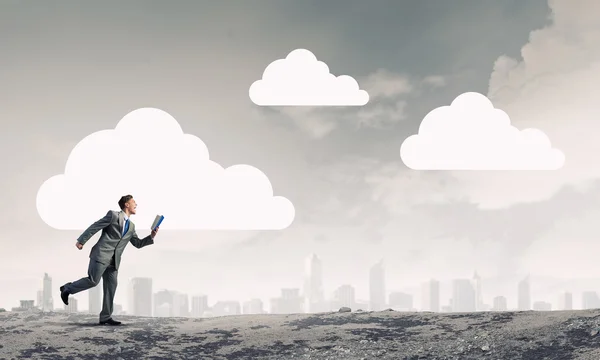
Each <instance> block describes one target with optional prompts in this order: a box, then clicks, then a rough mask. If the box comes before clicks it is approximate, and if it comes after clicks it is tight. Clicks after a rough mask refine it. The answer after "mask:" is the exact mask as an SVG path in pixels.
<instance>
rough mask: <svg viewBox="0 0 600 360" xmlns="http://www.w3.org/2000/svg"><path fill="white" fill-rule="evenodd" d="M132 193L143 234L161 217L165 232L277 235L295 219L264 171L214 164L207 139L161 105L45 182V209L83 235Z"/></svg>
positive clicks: (96, 140) (91, 139) (41, 198)
mask: <svg viewBox="0 0 600 360" xmlns="http://www.w3.org/2000/svg"><path fill="white" fill-rule="evenodd" d="M126 194H131V195H133V196H134V198H135V199H136V202H137V203H138V214H137V215H135V220H134V222H135V223H136V224H137V225H138V227H137V228H138V229H149V228H150V226H151V224H152V221H153V219H154V217H155V216H156V215H157V214H161V215H164V216H165V220H164V222H163V225H161V228H163V229H209V230H269V229H273V230H276V229H284V228H286V227H288V226H289V225H291V223H292V222H293V220H294V217H295V209H294V206H293V204H292V203H291V202H290V201H289V200H288V199H286V198H284V197H281V196H273V189H272V187H271V183H270V181H269V179H268V178H267V176H265V174H263V173H262V172H261V171H260V170H258V169H257V168H255V167H252V166H250V165H234V166H230V167H228V168H223V167H222V166H220V165H219V164H217V163H216V162H214V161H211V160H210V159H209V153H208V149H207V148H206V145H205V144H204V143H203V142H202V140H200V139H199V138H198V137H196V136H194V135H190V134H184V133H183V131H182V129H181V127H180V126H179V123H178V122H177V120H175V119H174V118H173V117H172V116H171V115H169V114H168V113H166V112H164V111H162V110H159V109H154V108H142V109H138V110H135V111H132V112H130V113H129V114H127V115H126V116H125V117H123V119H121V121H120V122H119V123H118V124H117V126H116V127H115V129H111V130H103V131H98V132H95V133H93V134H91V135H89V136H87V137H85V138H84V139H83V140H81V141H80V142H79V143H78V144H77V145H76V146H75V148H74V149H73V150H72V151H71V154H70V155H69V158H68V160H67V164H66V167H65V172H64V174H61V175H56V176H53V177H51V178H49V179H48V180H46V181H45V182H44V183H43V184H42V185H41V187H40V189H39V190H38V194H37V209H38V213H39V215H40V217H41V218H42V220H43V221H44V222H46V224H48V225H50V226H52V227H53V228H56V229H62V230H74V229H77V230H81V229H85V228H87V227H88V226H89V225H91V224H92V223H93V222H94V221H96V220H98V219H100V218H101V217H102V216H103V215H104V214H106V211H107V210H108V209H115V210H118V206H117V202H118V200H119V198H120V197H121V196H122V195H126Z"/></svg>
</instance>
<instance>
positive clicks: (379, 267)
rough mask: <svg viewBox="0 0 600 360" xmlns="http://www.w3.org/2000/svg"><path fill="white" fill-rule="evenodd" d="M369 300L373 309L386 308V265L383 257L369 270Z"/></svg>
mask: <svg viewBox="0 0 600 360" xmlns="http://www.w3.org/2000/svg"><path fill="white" fill-rule="evenodd" d="M369 302H370V308H371V310H372V311H381V310H384V309H385V267H384V265H383V259H381V260H379V262H378V263H377V264H375V265H373V267H371V270H370V271H369Z"/></svg>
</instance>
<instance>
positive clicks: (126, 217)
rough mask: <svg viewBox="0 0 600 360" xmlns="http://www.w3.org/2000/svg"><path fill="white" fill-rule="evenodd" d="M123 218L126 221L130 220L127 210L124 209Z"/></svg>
mask: <svg viewBox="0 0 600 360" xmlns="http://www.w3.org/2000/svg"><path fill="white" fill-rule="evenodd" d="M123 220H124V221H127V220H129V216H127V214H126V213H125V211H123Z"/></svg>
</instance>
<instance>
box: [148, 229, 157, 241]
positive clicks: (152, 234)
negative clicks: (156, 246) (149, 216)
mask: <svg viewBox="0 0 600 360" xmlns="http://www.w3.org/2000/svg"><path fill="white" fill-rule="evenodd" d="M157 232H158V228H156V229H154V230H152V233H151V234H150V236H152V238H153V239H154V237H155V236H156V233H157Z"/></svg>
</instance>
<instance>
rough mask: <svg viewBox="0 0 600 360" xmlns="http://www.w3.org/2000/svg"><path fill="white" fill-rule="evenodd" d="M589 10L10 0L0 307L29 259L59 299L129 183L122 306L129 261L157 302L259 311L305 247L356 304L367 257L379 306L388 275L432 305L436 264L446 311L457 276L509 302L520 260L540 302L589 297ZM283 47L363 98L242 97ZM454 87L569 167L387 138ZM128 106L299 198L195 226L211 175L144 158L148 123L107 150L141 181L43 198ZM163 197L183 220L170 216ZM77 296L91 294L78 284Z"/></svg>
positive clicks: (596, 53) (594, 34)
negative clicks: (155, 114) (133, 210)
mask: <svg viewBox="0 0 600 360" xmlns="http://www.w3.org/2000/svg"><path fill="white" fill-rule="evenodd" d="M598 13H600V4H597V3H595V2H591V1H586V0H549V1H548V0H530V1H526V2H525V1H513V0H506V1H497V2H493V3H492V2H487V3H483V2H479V1H475V0H453V1H448V2H439V1H434V0H431V1H428V0H427V1H420V2H410V3H409V2H401V1H392V0H390V1H387V0H381V1H377V2H375V3H372V4H371V3H369V4H367V3H366V2H361V1H354V0H352V1H329V2H327V3H323V2H318V1H303V2H298V1H292V0H290V1H287V0H286V1H282V0H264V1H261V2H259V3H254V4H250V3H248V2H244V1H237V0H231V1H228V2H219V3H213V2H204V1H179V2H173V3H172V4H171V3H166V2H164V3H158V2H144V1H128V2H126V3H122V2H117V1H105V2H103V3H102V5H98V4H91V3H90V4H79V5H78V6H73V5H72V4H70V3H68V2H53V3H52V4H46V3H39V2H32V1H16V0H9V1H4V2H3V3H2V4H0V48H2V49H3V51H2V53H3V55H2V57H0V109H1V110H2V112H1V113H2V120H1V121H2V131H1V132H0V163H1V164H2V165H3V170H2V176H1V177H0V189H2V190H0V199H1V200H0V210H1V212H0V213H1V214H2V217H1V218H0V225H1V226H0V244H1V245H2V247H1V249H0V287H1V288H2V291H0V308H4V309H6V310H10V309H12V308H16V307H18V306H20V301H21V300H35V301H36V302H37V301H38V300H39V295H38V291H40V290H42V293H43V291H44V280H43V279H44V276H45V274H48V276H49V277H51V278H52V285H51V290H50V292H51V295H52V297H53V307H54V308H62V307H63V305H62V303H61V302H60V296H59V291H58V287H59V286H60V285H62V284H64V283H66V282H67V281H73V280H75V279H78V278H80V277H84V276H86V274H87V268H88V262H89V257H88V256H89V252H90V249H91V247H92V246H93V244H94V243H95V242H96V240H97V238H98V235H96V236H94V237H93V238H92V239H91V240H89V242H88V243H87V244H86V245H85V246H84V247H83V249H82V250H78V249H77V248H76V247H75V246H74V244H75V241H76V239H77V238H78V237H79V235H80V234H81V233H82V231H83V230H84V229H85V227H86V226H87V225H85V224H91V223H92V222H93V221H96V220H97V219H100V218H101V217H102V216H104V215H105V214H106V211H108V210H111V209H112V210H118V205H117V201H118V200H119V198H120V197H121V196H122V195H125V194H129V193H130V194H132V195H133V196H134V197H135V199H136V201H137V204H138V208H137V212H138V213H137V215H134V216H133V217H132V221H133V222H134V223H135V224H136V227H137V232H138V234H139V235H140V237H143V236H146V235H148V234H149V233H150V224H151V220H152V219H153V218H154V216H155V215H156V214H157V213H160V214H164V215H165V220H164V225H162V226H161V229H160V232H159V233H158V235H157V236H156V239H155V241H154V244H153V245H152V246H147V247H144V248H142V249H136V248H134V247H133V246H128V247H127V249H126V250H125V252H124V254H123V257H122V263H121V267H120V268H119V285H118V288H117V292H116V298H115V303H117V304H120V305H122V308H123V309H122V310H123V311H125V312H128V313H135V311H134V309H133V308H132V305H131V301H132V299H131V296H130V292H129V287H130V284H131V281H134V282H135V281H137V280H131V279H138V278H148V279H152V291H151V292H150V293H148V294H149V295H148V294H146V295H148V296H151V297H152V299H156V297H155V294H156V293H159V292H160V291H161V290H163V289H167V290H171V291H177V292H179V293H182V294H187V295H189V296H190V298H189V309H190V310H189V311H190V312H192V309H193V307H192V296H194V295H197V294H205V295H206V296H207V297H208V304H209V306H212V304H215V303H217V302H218V301H237V302H239V304H240V308H242V307H243V303H244V302H247V301H249V300H251V299H260V300H261V301H262V303H263V305H264V310H265V311H270V310H269V309H270V307H271V306H272V300H271V299H273V298H277V297H280V296H282V289H297V290H298V294H299V297H301V298H306V297H307V295H306V281H307V277H310V276H309V275H308V274H307V270H306V261H307V260H306V259H307V258H308V257H309V256H311V254H314V255H316V257H318V259H319V261H320V263H321V264H322V293H323V296H324V298H326V299H333V298H335V296H334V292H336V290H337V289H338V288H339V287H340V286H343V285H350V286H351V287H352V288H353V289H354V292H355V296H354V298H355V300H356V301H357V303H359V304H353V305H356V306H355V308H361V307H364V308H365V310H368V309H370V308H372V306H373V305H372V304H373V301H374V300H373V296H372V294H373V290H372V289H373V286H374V285H373V281H372V280H373V279H372V276H371V275H370V272H371V269H372V268H373V266H375V265H376V264H377V263H379V261H380V260H383V264H384V267H385V271H384V272H383V275H382V276H381V278H382V279H383V283H384V289H383V290H378V291H377V293H378V294H383V295H381V296H379V295H378V296H379V298H381V297H382V298H383V299H384V300H382V301H384V302H385V304H381V305H377V306H384V305H385V307H386V308H387V307H393V306H391V305H393V304H390V294H393V293H404V294H409V295H410V296H412V298H411V299H412V300H411V301H412V306H410V307H409V306H406V307H405V306H400V307H401V308H407V309H405V310H408V309H413V310H427V309H423V304H424V302H426V300H424V296H423V284H424V283H426V282H428V281H430V280H432V279H435V280H436V281H438V282H439V289H440V300H439V301H440V304H439V311H444V309H443V307H444V306H449V301H450V299H451V298H452V297H453V296H455V297H456V293H457V292H456V290H455V289H456V286H458V287H460V286H462V285H455V284H456V283H454V281H455V280H456V279H465V280H467V282H468V283H469V285H466V283H463V285H464V286H465V288H468V289H471V288H472V289H473V293H471V292H470V291H471V290H465V291H466V292H467V293H469V294H470V295H468V297H469V299H471V298H473V296H474V298H475V301H476V306H475V308H476V310H490V309H492V308H494V303H495V301H494V299H495V298H497V297H499V296H502V297H505V299H506V303H507V304H506V308H507V309H519V308H520V307H519V296H518V288H519V282H521V281H523V280H524V279H526V278H528V279H529V286H530V293H531V295H530V298H529V300H528V303H530V306H529V308H531V309H533V308H534V303H536V302H538V308H539V309H546V308H547V306H546V305H544V304H546V303H548V304H550V305H551V308H552V309H553V310H554V309H561V308H564V307H565V299H566V298H567V297H568V296H565V295H564V293H565V292H568V293H569V294H572V307H573V308H585V307H590V306H591V307H600V304H597V300H589V301H586V300H584V299H586V298H587V299H596V298H594V296H593V295H584V294H583V293H584V292H600V267H598V266H597V256H596V254H598V253H599V252H600V244H599V242H598V241H597V231H596V226H595V221H596V220H597V218H598V215H600V213H599V211H598V208H599V205H600V182H599V181H598V178H599V177H600V170H599V169H600V168H599V167H598V166H596V165H597V164H596V163H597V159H596V157H597V156H596V154H597V153H598V150H600V149H599V148H598V145H596V144H597V143H596V139H595V134H596V131H595V129H597V127H598V126H599V125H598V122H597V119H598V117H599V116H600V105H599V104H600V102H599V101H597V99H596V96H595V92H596V87H597V84H598V80H600V47H599V46H598V44H600V25H599V23H598V22H597V19H596V16H595V14H598ZM473 29H477V31H474V30H473ZM296 49H308V50H309V51H310V52H311V53H312V54H314V56H315V57H316V58H317V59H318V60H319V61H323V62H324V63H325V64H327V66H328V67H329V71H330V72H331V73H332V74H335V75H348V76H351V77H353V78H354V79H356V81H357V83H358V85H359V86H360V89H364V90H365V91H366V92H368V94H369V100H368V103H366V104H362V105H360V106H342V107H337V106H326V107H318V106H301V107H279V106H261V105H257V104H256V103H255V102H256V101H255V100H256V99H253V98H252V96H250V94H249V89H250V87H251V85H252V84H253V83H254V82H255V81H257V80H259V79H261V77H262V75H263V72H265V68H266V67H267V65H269V64H270V63H272V62H273V61H275V60H277V59H283V58H285V57H286V56H287V55H288V54H290V53H291V52H292V51H294V50H296ZM467 92H476V93H480V94H483V95H485V96H487V97H488V98H489V100H490V101H491V102H492V103H493V105H494V107H496V108H498V109H502V110H503V111H505V112H506V114H507V115H508V116H509V117H510V122H511V124H512V125H513V126H515V127H516V128H517V129H519V130H523V129H526V128H536V129H539V130H541V131H543V133H544V134H546V135H547V137H548V139H549V141H550V142H551V144H552V147H553V148H556V149H560V151H561V152H562V153H564V156H565V160H564V165H563V166H562V167H560V168H559V169H558V170H547V171H505V170H498V171H480V170H467V171H461V170H448V171H442V170H430V171H427V170H413V169H410V168H409V167H408V166H407V165H405V163H404V162H403V160H404V159H403V158H401V156H400V148H401V146H402V144H403V142H404V140H405V139H407V138H408V137H410V136H411V135H414V134H417V133H418V132H419V126H420V124H421V122H422V120H423V119H424V117H425V116H426V115H427V114H428V113H429V112H430V111H432V110H433V109H436V108H438V107H440V106H447V105H450V104H451V103H452V102H453V101H454V100H455V99H456V98H457V97H458V96H459V95H461V94H463V93H467ZM357 99H359V100H362V98H360V97H357ZM355 105H356V104H355ZM141 108H156V109H160V110H162V111H164V112H166V113H168V114H169V115H170V116H172V117H173V119H175V120H176V122H177V123H178V124H179V126H180V127H181V129H182V131H183V133H185V134H191V135H193V136H196V137H198V138H199V139H201V140H202V142H203V143H204V145H206V148H207V149H208V150H207V151H208V153H209V156H210V159H211V160H212V161H214V162H216V163H218V164H220V165H221V166H222V167H224V168H227V167H230V166H233V165H236V164H247V165H250V166H252V167H255V168H257V169H260V171H262V173H264V175H265V176H266V177H267V178H268V180H269V181H270V184H271V186H272V188H273V195H274V196H281V197H284V198H285V199H287V200H289V202H290V203H291V204H293V210H294V213H293V214H294V216H293V221H291V223H289V224H288V220H292V217H291V216H288V217H285V216H283V215H282V214H283V212H280V213H279V212H277V213H274V214H276V215H281V218H275V217H274V215H272V216H271V217H263V218H262V220H263V222H261V226H262V227H261V226H259V228H260V229H258V230H256V229H253V230H239V229H238V230H212V229H209V230H206V229H202V228H199V227H196V228H195V227H194V226H193V225H194V224H192V225H190V221H193V219H194V216H195V215H194V214H200V213H201V214H200V215H198V218H199V219H205V217H206V216H210V214H211V212H210V210H211V208H214V209H215V213H218V214H220V213H219V212H218V211H217V210H216V207H211V206H209V205H210V204H206V203H201V202H199V201H196V200H195V199H196V198H194V197H193V196H191V195H193V194H195V192H196V191H204V192H206V193H210V191H211V189H206V188H202V189H195V188H182V186H181V184H182V183H183V182H184V180H183V179H185V177H184V176H182V174H180V173H176V172H174V171H173V169H174V167H173V166H172V164H171V163H170V162H169V159H168V158H167V159H161V161H154V162H153V161H148V162H141V160H140V161H138V160H137V159H138V158H139V157H140V156H141V155H144V154H145V152H146V151H151V150H152V149H153V148H154V144H156V142H145V139H146V136H147V137H148V138H150V136H155V135H156V134H150V133H144V132H140V133H139V134H140V135H139V137H137V138H136V139H135V141H133V140H132V142H131V143H130V144H129V143H128V144H127V146H128V147H127V151H125V150H124V151H123V153H122V154H121V153H120V152H119V151H113V150H110V151H112V152H111V155H110V156H111V158H112V159H114V163H115V164H116V165H115V169H117V168H118V169H119V171H120V170H121V169H123V166H122V164H127V162H128V161H130V162H132V163H133V164H132V165H131V168H135V171H136V175H137V176H138V178H139V179H146V178H147V179H148V180H147V181H145V180H142V181H140V180H138V181H137V182H133V183H128V184H125V185H123V187H125V188H126V189H123V187H119V188H115V190H114V193H112V194H107V192H108V190H107V189H108V188H102V189H99V190H98V192H99V193H100V192H101V193H102V194H101V195H98V194H96V193H94V192H93V191H90V192H89V197H88V196H87V195H85V194H84V195H83V196H78V197H71V198H69V199H68V201H67V198H66V197H61V196H57V197H55V198H54V200H56V201H57V202H58V203H60V202H61V199H62V200H64V203H65V204H68V206H66V207H65V208H64V209H60V211H57V210H56V209H57V208H54V207H52V208H50V207H48V209H51V210H53V211H50V210H49V211H47V212H46V213H41V212H40V211H39V205H40V204H39V199H38V194H39V192H40V189H41V187H42V185H43V184H44V182H45V181H46V180H48V179H50V178H52V177H53V176H55V175H57V174H63V173H65V166H66V164H67V159H69V156H70V154H71V153H72V151H73V149H74V148H75V147H76V145H78V144H79V143H80V141H82V139H84V138H86V137H87V136H88V135H90V134H93V133H95V132H98V131H102V130H108V129H115V127H116V126H117V124H119V122H120V121H121V119H123V118H124V117H125V116H126V115H127V114H130V113H131V112H132V111H134V110H136V109H141ZM124 126H125V125H124ZM129 146H130V147H129ZM157 146H158V145H157ZM113 153H114V154H113ZM121 156H122V157H121ZM132 158H133V159H134V160H131V159H132ZM98 159H102V158H100V157H99V158H98ZM178 159H179V158H178ZM111 161H113V160H111ZM120 161H123V163H121V162H120ZM173 162H175V161H173ZM101 163H102V164H101ZM81 164H86V166H87V169H89V173H88V175H90V174H92V175H93V174H95V173H96V172H97V174H98V176H104V177H106V176H109V175H110V172H106V170H107V168H106V165H105V164H104V162H103V161H100V160H97V167H96V165H95V162H85V161H82V162H81ZM184 165H185V164H184ZM561 165H562V163H561ZM128 166H129V165H128ZM165 169H167V170H165ZM109 170H110V168H109ZM115 171H116V170H115ZM157 179H159V180H157ZM153 181H156V182H157V183H156V184H155V183H154V182H153ZM158 181H160V184H159V183H158ZM189 183H191V182H186V184H189ZM136 190H137V192H136ZM183 190H185V191H183ZM49 194H50V195H52V192H50V193H49ZM188 195H190V196H188ZM190 199H192V200H190ZM99 204H100V205H101V206H100V205H99ZM105 204H106V205H105ZM163 204H164V207H163ZM173 204H175V205H173ZM161 207H162V208H161ZM166 207H168V209H165V208H166ZM199 209H202V212H201V211H200V210H199ZM285 209H287V210H290V209H291V208H289V207H285ZM221 210H222V209H220V208H219V211H221ZM257 210H258V209H257ZM169 211H170V213H169ZM175 211H177V213H178V214H185V216H188V217H187V218H186V219H184V220H182V217H179V218H178V217H175V219H173V216H172V214H173V213H174V212H175ZM224 213H225V212H224ZM170 214H171V215H170ZM286 214H287V215H290V214H292V213H291V212H288V213H286ZM201 215H202V216H201ZM284 215H285V214H284ZM79 216H81V219H83V220H81V221H80V218H79ZM182 216H183V215H182ZM75 218H77V219H76V220H74V219H75ZM189 219H192V220H189ZM265 219H266V220H265ZM71 220H73V221H72V222H70V221H71ZM84 220H85V221H84ZM186 221H187V222H186ZM198 221H199V223H200V222H201V220H198ZM202 221H203V220H202ZM84 223H85V224H84ZM71 224H75V225H73V227H70V228H69V226H71ZM81 224H84V225H81ZM63 225H64V226H63ZM176 225H177V226H176ZM179 225H181V226H179ZM221 225H223V224H221ZM226 225H227V226H229V225H231V226H230V227H235V226H234V225H236V224H233V223H232V224H229V223H227V224H226ZM237 225H239V224H237ZM288 225H289V226H288ZM203 226H209V225H203ZM61 227H62V228H61ZM266 227H273V228H275V229H273V230H271V229H265V228H266ZM475 273H476V274H477V275H478V276H479V277H480V278H481V280H480V282H479V284H480V290H477V285H476V283H473V282H472V280H473V277H474V275H475ZM375 287H377V286H375ZM99 289H100V288H98V290H99ZM346 289H347V288H346ZM458 293H461V294H463V292H462V291H458ZM294 294H295V293H294ZM338 294H339V292H338ZM453 294H454V295H453ZM477 294H479V295H477ZM561 294H562V295H561ZM44 296H45V295H43V294H42V302H43V301H44V300H43V298H44ZM73 298H75V299H77V300H78V306H79V308H78V310H85V309H86V305H87V304H88V294H86V293H82V294H76V295H74V296H73ZM392 298H394V296H392ZM399 298H402V299H405V298H406V297H402V296H397V297H395V299H399ZM478 299H480V300H478ZM468 301H471V300H468ZM392 302H393V301H392ZM539 302H544V304H542V305H539ZM567 302H568V301H567ZM469 304H471V303H470V302H469ZM477 304H479V305H481V306H479V305H477ZM334 305H335V306H338V305H340V303H335V304H334ZM483 305H485V306H483ZM328 306H333V305H331V304H330V305H328ZM344 306H345V305H344ZM469 306H470V305H469ZM291 309H295V308H291ZM302 309H303V311H304V308H302ZM468 309H471V307H469V308H468ZM468 309H467V310H466V311H470V310H468ZM151 310H152V311H155V310H156V309H155V308H154V306H153V307H152V309H151ZM447 310H449V311H460V309H457V308H454V309H453V308H452V307H450V308H447ZM159 313H160V310H159Z"/></svg>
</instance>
